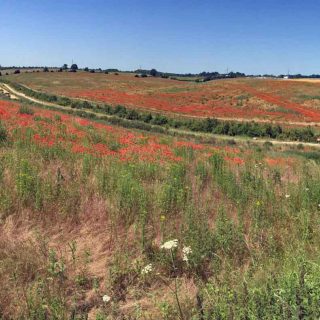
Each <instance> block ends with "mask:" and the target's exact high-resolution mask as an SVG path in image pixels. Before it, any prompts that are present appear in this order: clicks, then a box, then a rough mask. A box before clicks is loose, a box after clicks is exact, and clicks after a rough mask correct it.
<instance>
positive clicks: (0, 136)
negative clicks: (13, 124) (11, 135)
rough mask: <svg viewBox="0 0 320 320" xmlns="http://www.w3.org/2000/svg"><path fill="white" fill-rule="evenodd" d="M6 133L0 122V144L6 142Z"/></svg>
mask: <svg viewBox="0 0 320 320" xmlns="http://www.w3.org/2000/svg"><path fill="white" fill-rule="evenodd" d="M7 138H8V132H7V129H6V128H5V126H4V125H3V123H2V122H1V121H0V143H3V142H5V141H7Z"/></svg>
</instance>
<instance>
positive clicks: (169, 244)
mask: <svg viewBox="0 0 320 320" xmlns="http://www.w3.org/2000/svg"><path fill="white" fill-rule="evenodd" d="M177 246H178V239H173V240H169V241H167V242H165V243H164V244H163V245H162V246H160V248H161V249H165V250H171V249H174V248H176V247H177Z"/></svg>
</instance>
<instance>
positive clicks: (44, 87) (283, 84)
mask: <svg viewBox="0 0 320 320" xmlns="http://www.w3.org/2000/svg"><path fill="white" fill-rule="evenodd" d="M8 79H9V80H11V81H15V82H17V83H21V84H23V85H26V86H28V87H30V88H32V89H35V90H39V91H43V92H47V93H52V94H58V95H64V96H68V97H73V98H80V99H87V100H90V101H96V102H101V103H105V104H110V105H124V106H126V107H130V108H137V109H142V110H149V111H155V112H162V113H169V114H180V115H185V116H192V117H216V118H224V119H236V120H241V119H244V120H248V119H254V120H257V121H279V122H288V123H293V124H294V123H298V124H299V123H310V124H314V123H318V122H320V84H319V83H312V82H298V81H297V82H295V81H290V80H289V81H287V80H281V79H270V80H269V79H229V80H217V81H210V82H206V83H194V82H184V81H177V80H171V79H161V78H152V77H149V78H136V77H134V74H119V75H114V74H91V73H86V72H78V73H57V72H54V73H42V72H40V73H24V74H20V75H11V76H8Z"/></svg>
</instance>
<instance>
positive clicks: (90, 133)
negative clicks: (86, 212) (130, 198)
mask: <svg viewBox="0 0 320 320" xmlns="http://www.w3.org/2000/svg"><path fill="white" fill-rule="evenodd" d="M30 110H32V112H30V114H28V113H23V111H21V110H20V106H19V104H18V103H12V102H8V101H4V100H0V121H2V122H3V123H4V124H5V126H6V128H7V129H8V131H9V133H10V134H12V135H14V136H15V138H16V139H22V140H25V139H30V142H32V143H35V144H38V145H40V146H44V147H49V148H55V147H58V148H61V149H64V150H68V151H71V152H72V153H75V154H90V155H93V156H97V157H105V156H111V157H113V158H118V159H119V160H121V161H135V160H138V161H147V162H158V163H165V162H180V161H182V160H183V158H182V157H181V156H180V155H179V154H180V150H181V149H185V148H187V149H190V150H194V151H197V152H199V156H200V155H201V157H205V158H208V157H210V156H211V155H212V154H215V153H221V154H222V155H223V156H224V158H225V160H227V161H228V162H230V163H235V164H244V160H243V159H242V158H240V157H239V156H238V155H239V154H240V153H241V152H240V149H239V148H233V147H228V146H226V147H219V146H206V145H202V144H198V143H193V142H188V141H177V140H176V139H174V140H173V139H171V140H168V139H164V138H161V137H159V136H155V135H146V134H143V133H140V132H134V131H130V130H127V129H123V128H120V127H115V126H110V125H105V124H102V123H98V122H94V121H89V120H86V119H82V118H77V117H73V116H70V115H66V114H63V113H59V112H54V111H48V110H42V109H38V108H33V109H30Z"/></svg>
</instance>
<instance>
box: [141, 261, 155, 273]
mask: <svg viewBox="0 0 320 320" xmlns="http://www.w3.org/2000/svg"><path fill="white" fill-rule="evenodd" d="M152 270H153V267H152V264H151V263H150V264H148V265H146V266H145V267H144V268H143V269H142V270H141V274H142V275H146V274H148V273H150V272H152Z"/></svg>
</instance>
